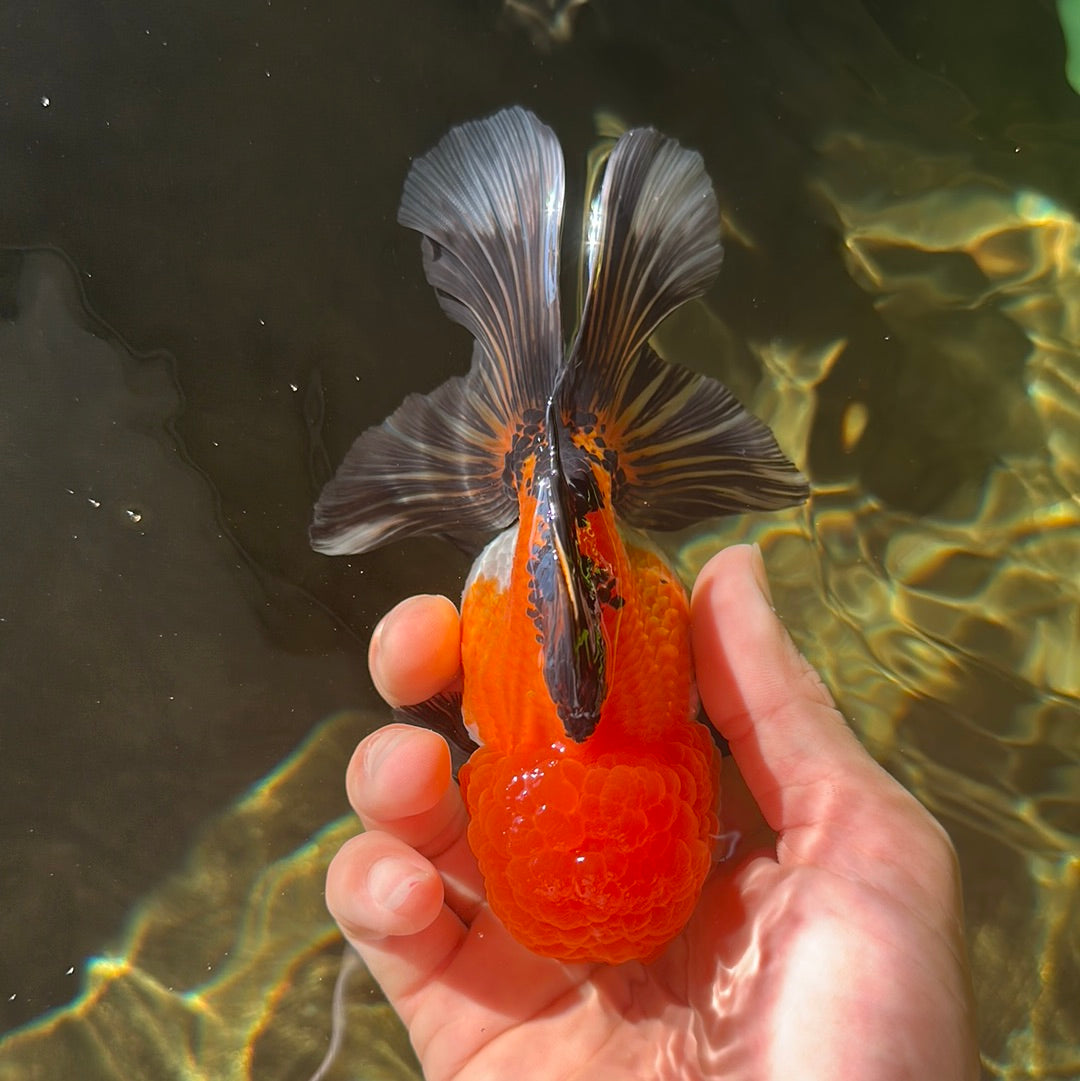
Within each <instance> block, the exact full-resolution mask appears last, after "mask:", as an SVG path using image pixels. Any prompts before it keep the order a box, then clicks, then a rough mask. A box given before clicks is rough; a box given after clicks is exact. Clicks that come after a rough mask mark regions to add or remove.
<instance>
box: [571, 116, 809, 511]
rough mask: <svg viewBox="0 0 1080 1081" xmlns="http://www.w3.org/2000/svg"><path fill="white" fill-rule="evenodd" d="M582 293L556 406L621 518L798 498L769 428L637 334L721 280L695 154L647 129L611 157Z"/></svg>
mask: <svg viewBox="0 0 1080 1081" xmlns="http://www.w3.org/2000/svg"><path fill="white" fill-rule="evenodd" d="M586 258H587V261H588V269H589V284H588V291H587V294H586V300H585V308H584V311H583V312H582V318H581V325H580V327H579V329H578V333H577V336H576V338H575V341H574V345H573V348H572V351H571V355H570V358H569V362H568V363H569V370H568V371H567V372H566V373H565V376H564V378H563V379H562V380H561V387H562V391H561V403H560V404H561V406H562V410H563V414H564V416H565V417H566V418H567V420H568V422H569V423H570V424H571V426H572V427H574V428H577V429H579V430H581V429H584V430H587V431H588V432H590V433H592V432H595V433H596V434H595V436H591V439H592V442H593V445H594V447H595V449H596V451H597V452H598V453H601V454H603V456H604V458H605V460H606V462H607V466H608V468H609V469H610V470H611V472H612V475H613V477H614V484H613V490H612V499H613V502H614V505H615V508H616V510H617V511H618V513H619V516H620V518H621V519H622V520H623V521H625V522H627V523H629V524H630V525H633V526H637V527H638V528H642V529H660V530H665V529H678V528H681V527H683V526H686V525H691V524H693V523H695V522H699V521H701V520H702V519H705V518H710V517H716V516H719V515H723V514H734V513H742V512H745V511H748V510H776V509H779V508H780V507H786V506H792V505H794V504H797V503H801V502H802V501H803V500H804V499H806V496H807V494H808V490H809V489H808V486H807V483H806V479H805V478H804V477H803V475H802V474H801V473H800V472H799V471H798V470H797V469H796V468H795V467H794V466H793V465H792V463H791V462H790V461H788V459H787V458H786V457H785V456H784V454H783V452H782V451H781V450H780V448H779V447H778V446H777V443H776V440H775V439H774V438H773V435H772V433H771V432H770V431H769V429H768V428H767V427H766V426H765V425H764V424H762V423H761V422H760V421H759V420H757V419H756V418H755V417H753V416H751V415H750V414H749V413H747V412H746V410H744V409H743V407H742V406H741V405H740V404H739V403H738V402H737V401H736V400H735V398H734V396H733V395H732V394H731V392H730V391H728V390H727V388H726V387H724V386H723V385H722V384H720V383H718V382H717V381H716V380H714V379H710V378H708V377H707V376H703V375H700V374H697V373H695V372H691V371H688V370H687V369H685V368H681V367H679V366H677V365H673V364H669V363H668V362H667V361H664V360H663V359H661V358H660V357H659V356H658V355H657V354H656V353H655V352H654V351H653V350H652V349H651V348H650V347H649V345H648V338H649V336H650V335H651V334H652V333H653V332H654V331H655V330H656V328H657V327H658V326H659V324H660V323H661V322H662V320H663V319H664V318H666V316H668V315H669V314H670V313H671V312H672V311H674V310H675V309H676V308H677V307H679V306H680V305H682V304H684V303H686V301H688V300H691V299H693V298H694V297H697V296H700V295H701V294H702V293H703V292H704V291H705V289H706V288H707V287H708V285H709V284H710V283H711V281H712V280H713V278H714V277H715V275H716V273H717V271H718V270H719V268H720V262H721V258H722V248H721V245H720V222H719V214H718V211H717V206H716V197H715V195H714V194H713V190H712V185H711V183H710V181H709V177H708V175H707V174H706V172H705V167H704V163H703V162H702V159H701V156H700V155H699V154H697V153H695V152H693V151H690V150H685V149H683V148H682V147H680V146H679V144H678V143H676V142H675V141H674V140H672V139H668V138H666V137H665V136H663V135H661V134H659V133H658V132H656V131H653V130H652V129H636V130H633V131H630V132H627V133H626V134H625V135H624V136H623V137H622V138H621V139H620V140H619V141H618V143H617V144H616V145H615V148H614V150H613V151H612V153H611V158H610V160H609V161H608V165H607V169H606V172H605V174H604V180H603V184H602V186H601V190H600V194H599V196H598V197H597V198H596V200H595V201H594V206H593V209H592V213H591V215H590V229H589V237H588V243H587V247H586Z"/></svg>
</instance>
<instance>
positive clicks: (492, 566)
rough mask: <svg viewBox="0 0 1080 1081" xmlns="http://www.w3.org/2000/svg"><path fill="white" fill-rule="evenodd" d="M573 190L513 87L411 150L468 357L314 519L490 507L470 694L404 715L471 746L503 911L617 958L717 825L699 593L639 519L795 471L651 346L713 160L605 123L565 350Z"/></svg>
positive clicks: (698, 379) (455, 530) (755, 497)
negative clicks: (607, 133) (563, 255)
mask: <svg viewBox="0 0 1080 1081" xmlns="http://www.w3.org/2000/svg"><path fill="white" fill-rule="evenodd" d="M563 187H564V179H563V159H562V151H561V149H560V146H559V143H558V141H557V139H556V138H555V136H554V134H553V133H552V131H551V130H550V129H549V128H547V127H546V126H544V125H543V124H541V123H540V121H539V120H537V119H536V117H535V116H533V115H532V114H531V113H529V112H526V111H525V110H523V109H520V108H513V109H507V110H505V111H504V112H501V113H498V114H497V115H495V116H493V117H490V118H488V119H486V120H480V121H474V122H470V123H467V124H463V125H462V126H461V127H458V128H454V129H453V130H452V131H450V132H449V134H447V135H446V136H445V137H444V138H443V139H442V140H441V142H439V144H438V145H437V146H436V147H435V149H434V150H432V151H431V152H429V153H428V154H427V155H425V156H424V157H421V158H419V159H417V160H416V161H415V162H414V164H413V166H412V168H411V170H410V172H409V175H408V178H407V180H406V182H405V191H404V195H403V198H402V202H401V208H400V210H399V213H398V220H399V221H400V222H401V223H402V224H404V225H406V226H408V227H409V228H411V229H415V230H416V231H418V232H419V233H421V234H422V237H423V239H422V245H421V246H422V252H423V259H424V269H425V272H426V274H427V278H428V281H429V282H430V283H431V285H432V286H433V287H434V288H435V292H436V294H437V296H438V299H439V303H440V304H441V305H442V308H443V310H444V311H445V312H446V314H447V315H449V316H450V318H451V319H453V320H455V321H456V322H458V323H460V324H462V325H463V326H465V327H466V328H467V329H468V330H469V331H470V332H471V333H472V335H473V337H474V338H475V345H474V349H473V357H472V366H471V368H470V370H469V372H468V374H467V375H466V376H464V377H463V378H462V377H455V378H452V379H450V380H448V381H447V382H445V383H443V384H442V385H441V386H439V387H438V388H436V389H435V390H434V391H433V392H432V393H430V394H427V395H412V396H410V397H408V398H407V399H406V400H405V402H404V403H403V404H402V405H401V406H400V407H399V408H398V409H397V411H396V412H395V413H394V414H393V415H392V416H391V417H390V418H389V419H388V420H386V421H384V422H383V423H382V424H381V425H379V426H378V427H376V428H372V429H369V430H368V431H366V432H364V433H363V434H362V435H361V436H360V437H359V438H358V439H357V440H356V442H355V444H354V445H353V447H352V449H351V450H350V451H349V453H348V455H347V456H346V458H345V460H344V462H343V464H342V465H341V467H340V469H339V470H338V473H337V475H336V476H335V477H334V478H333V480H331V481H330V483H329V484H328V485H327V486H326V488H325V490H324V491H323V493H322V495H321V497H320V499H319V502H318V505H317V506H316V509H315V518H314V524H313V526H312V530H311V536H312V543H313V544H314V546H315V548H316V549H318V550H319V551H322V552H327V553H347V552H364V551H367V550H369V549H371V548H374V547H376V546H378V545H381V544H386V543H387V542H388V541H392V540H397V539H399V538H403V537H409V536H413V535H416V534H421V533H433V534H444V535H450V536H459V537H475V536H476V535H477V534H478V533H481V534H482V533H485V532H486V533H487V534H489V535H490V534H491V533H493V532H496V531H499V532H498V535H497V536H496V537H495V539H494V540H492V541H491V542H490V543H489V544H488V546H487V547H486V548H485V549H484V550H483V552H482V553H481V555H480V556H479V558H478V559H477V560H476V563H475V565H474V566H473V568H472V571H471V573H470V575H469V577H468V581H467V583H466V585H465V591H464V595H463V599H462V606H461V621H462V622H461V635H462V641H461V652H462V664H463V672H464V676H463V691H462V694H461V695H460V698H459V699H458V698H455V699H453V700H449V699H446V698H445V697H444V698H442V699H440V700H438V701H432V702H431V703H429V704H428V705H427V706H426V707H421V708H420V709H419V711H414V713H415V712H418V713H419V715H420V716H422V717H424V716H425V712H426V713H427V716H426V717H425V719H427V720H428V721H430V723H432V725H433V726H435V727H441V728H442V729H443V730H444V731H446V730H449V729H451V728H455V727H456V728H457V729H458V730H459V731H460V733H461V739H462V740H466V739H467V737H465V734H464V733H465V732H466V731H467V732H468V734H469V736H470V737H471V740H472V743H470V744H469V745H470V747H472V746H475V747H476V749H475V751H474V752H473V753H472V755H471V757H470V758H469V759H468V762H467V763H466V764H465V765H464V766H463V767H462V769H461V771H460V782H461V788H462V793H463V795H464V798H465V802H466V806H467V807H468V811H469V827H468V837H469V843H470V845H471V847H472V850H473V852H474V854H475V856H476V859H477V861H478V863H479V866H480V870H481V872H482V874H483V877H484V883H485V889H486V893H487V899H488V902H489V903H490V905H491V908H492V909H493V910H494V912H495V913H496V915H498V917H499V918H500V919H501V920H502V921H503V923H504V924H505V925H506V927H507V928H508V929H509V930H510V932H511V933H512V934H513V935H514V937H515V938H516V939H517V940H518V941H519V942H521V943H522V944H523V945H525V946H527V947H528V948H529V949H531V950H533V951H535V952H536V953H539V954H544V955H547V956H550V957H556V958H559V959H562V960H565V961H603V962H608V963H611V964H617V963H619V962H622V961H627V960H630V959H633V958H640V959H650V958H652V957H654V956H656V955H657V954H658V953H659V952H660V951H661V950H662V949H663V947H664V946H665V945H666V944H667V943H668V942H669V941H670V940H671V938H672V937H673V936H675V935H676V934H677V933H678V932H679V931H680V930H681V929H682V927H683V926H684V924H685V923H686V921H687V920H688V919H689V917H690V914H691V912H692V911H693V908H694V905H695V903H696V901H697V898H698V895H699V893H700V891H701V887H702V884H703V883H704V881H705V877H706V875H707V874H708V872H709V868H710V866H711V862H712V851H713V844H714V839H715V838H716V836H717V834H718V832H719V828H720V827H719V823H718V820H717V809H718V804H719V759H718V755H717V752H716V750H715V747H714V743H713V740H712V738H711V735H710V732H709V730H708V729H707V728H706V727H705V726H704V725H703V724H701V723H699V721H698V720H697V718H696V714H697V699H696V692H695V685H694V675H693V666H692V661H691V655H690V638H689V612H688V604H687V597H686V592H685V590H684V588H683V586H682V584H681V583H680V581H679V579H678V577H677V576H676V574H675V573H674V572H673V571H672V570H671V568H670V567H669V566H668V565H667V563H666V562H665V561H664V559H663V557H662V556H661V555H660V553H659V552H658V551H657V550H656V548H654V547H653V545H652V544H651V543H650V542H649V540H648V539H647V538H646V536H645V535H644V533H642V532H640V531H641V530H671V529H675V528H679V527H683V526H686V525H689V524H691V523H694V522H697V521H700V520H701V519H704V518H708V517H713V516H717V515H722V514H731V513H737V512H744V511H748V510H770V509H774V508H778V507H785V506H790V505H792V504H795V503H799V502H801V501H802V500H803V499H804V498H805V497H806V494H807V485H806V481H805V480H804V478H803V476H802V475H801V474H800V473H799V472H798V471H797V470H796V469H795V467H794V466H793V465H792V464H791V463H790V462H789V461H788V460H787V459H786V458H785V457H784V455H783V454H782V453H781V452H780V450H779V448H778V447H777V445H776V441H775V440H774V439H773V436H772V434H771V433H770V432H769V430H768V429H767V428H766V427H765V426H764V425H763V424H761V423H760V422H759V421H758V420H756V419H755V418H754V417H752V416H750V415H749V414H748V413H747V412H746V411H745V410H744V409H743V408H742V407H741V406H740V405H739V404H738V402H736V401H735V399H734V397H733V396H732V395H731V393H730V392H729V391H728V390H727V389H726V388H725V387H723V386H722V385H721V384H720V383H718V382H716V381H715V380H712V379H709V378H706V377H705V376H703V375H698V374H695V373H693V372H690V371H688V370H686V369H684V368H680V367H677V366H675V365H673V364H670V363H668V362H666V361H664V360H662V359H661V358H660V357H659V356H658V355H657V353H656V352H655V351H654V350H653V349H652V348H651V347H650V345H649V338H650V336H651V335H652V333H653V331H654V330H655V329H656V327H657V326H658V325H659V323H660V322H661V320H663V319H664V318H665V317H666V316H667V315H668V314H669V313H670V312H672V311H673V310H674V309H675V308H677V307H678V306H679V305H681V304H683V303H685V302H686V301H688V300H690V299H692V298H694V297H697V296H699V295H700V294H701V293H702V292H703V291H704V290H705V288H706V287H707V286H708V285H709V283H710V282H711V281H712V279H713V277H714V276H715V275H716V273H717V271H718V270H719V267H720V261H721V253H722V249H721V244H720V236H719V215H718V212H717V205H716V199H715V196H714V194H713V190H712V186H711V184H710V182H709V178H708V176H707V174H706V172H705V168H704V165H703V162H702V159H701V157H700V156H699V155H698V154H696V153H693V152H691V151H688V150H685V149H683V148H682V147H680V146H679V145H678V143H676V142H675V141H674V140H672V139H669V138H666V137H665V136H663V135H661V134H659V133H658V132H656V131H654V130H652V129H648V128H645V129H637V130H633V131H629V132H627V133H626V134H625V135H623V136H622V138H621V139H619V141H618V142H617V143H616V145H615V147H614V149H613V150H612V152H611V155H610V158H609V160H608V162H607V166H606V169H605V172H604V177H603V182H602V185H601V187H600V190H599V194H598V195H597V197H596V198H595V199H594V200H593V203H592V206H591V209H590V214H589V225H588V235H587V238H586V243H585V246H584V251H585V263H586V266H585V268H584V270H585V275H586V277H585V281H586V291H585V299H584V304H583V307H582V311H581V313H580V321H579V324H578V326H577V329H576V332H575V333H574V335H573V337H572V339H571V341H570V344H569V346H568V347H565V346H564V338H563V330H562V322H561V318H560V309H559V244H560V234H561V223H562V211H563ZM459 708H460V720H459V718H458V710H459ZM448 713H449V720H448V719H447V718H448ZM461 721H463V722H464V728H462V726H461Z"/></svg>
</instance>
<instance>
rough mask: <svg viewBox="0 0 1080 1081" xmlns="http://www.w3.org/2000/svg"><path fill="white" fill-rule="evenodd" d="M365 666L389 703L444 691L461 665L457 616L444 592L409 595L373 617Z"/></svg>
mask: <svg viewBox="0 0 1080 1081" xmlns="http://www.w3.org/2000/svg"><path fill="white" fill-rule="evenodd" d="M368 668H369V670H370V672H371V678H372V681H373V682H374V683H375V687H376V689H377V690H378V692H379V694H381V695H382V696H383V698H385V699H386V701H387V702H389V703H390V705H392V706H412V705H415V704H416V703H417V702H423V701H424V700H425V699H428V698H430V697H431V696H432V695H433V694H437V693H438V692H439V691H442V690H445V689H446V688H447V687H448V686H450V684H451V683H453V682H454V679H455V678H456V677H457V675H458V673H459V672H460V670H461V620H460V618H459V616H458V610H457V608H455V607H454V602H453V601H451V600H450V599H449V598H448V597H438V596H433V595H430V594H422V595H420V596H416V597H409V598H408V600H404V601H402V602H401V603H400V604H399V605H397V607H395V608H392V609H391V610H390V611H389V612H387V613H386V615H385V616H383V618H382V619H381V620H380V621H379V623H378V625H377V626H376V627H375V630H374V631H373V632H372V635H371V645H370V646H369V647H368Z"/></svg>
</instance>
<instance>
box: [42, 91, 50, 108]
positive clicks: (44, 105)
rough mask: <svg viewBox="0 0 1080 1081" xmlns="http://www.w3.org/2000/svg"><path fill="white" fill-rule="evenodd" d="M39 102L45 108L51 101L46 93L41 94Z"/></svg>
mask: <svg viewBox="0 0 1080 1081" xmlns="http://www.w3.org/2000/svg"><path fill="white" fill-rule="evenodd" d="M41 104H42V107H43V108H45V109H47V108H48V107H49V106H50V105H51V104H52V101H51V99H50V98H49V97H48V96H47V95H46V94H42V95H41Z"/></svg>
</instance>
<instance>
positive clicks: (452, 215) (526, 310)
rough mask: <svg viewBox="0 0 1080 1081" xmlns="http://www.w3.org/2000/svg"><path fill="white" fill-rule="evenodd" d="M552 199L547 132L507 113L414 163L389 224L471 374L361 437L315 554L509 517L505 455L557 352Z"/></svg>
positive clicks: (556, 223)
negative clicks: (466, 339)
mask: <svg viewBox="0 0 1080 1081" xmlns="http://www.w3.org/2000/svg"><path fill="white" fill-rule="evenodd" d="M563 193H564V175H563V160H562V151H561V149H560V147H559V143H558V141H557V139H556V138H555V135H554V133H553V132H552V131H551V129H550V128H547V127H545V126H544V125H543V124H541V123H540V121H539V120H537V119H536V117H535V116H533V115H532V113H529V112H526V111H525V110H524V109H520V108H513V109H507V110H505V111H504V112H501V113H497V114H496V115H495V116H492V117H489V118H488V119H486V120H479V121H472V122H470V123H467V124H464V125H462V126H461V127H459V128H455V129H453V130H452V131H451V132H449V133H448V134H447V135H446V136H445V137H444V138H443V139H442V140H441V141H440V142H439V144H438V145H437V146H436V147H435V149H434V150H432V151H431V152H430V153H428V154H426V155H424V156H423V157H421V158H419V159H417V161H416V162H415V163H414V164H413V167H412V169H411V171H410V173H409V176H408V178H407V180H406V183H405V192H404V195H403V197H402V202H401V209H400V211H399V214H398V218H399V220H400V221H401V222H402V224H404V225H407V226H408V227H410V228H412V229H416V230H418V231H419V232H420V233H422V234H423V240H422V242H421V243H422V251H423V256H424V268H425V272H426V274H427V278H428V281H429V282H430V283H431V284H432V286H434V288H435V290H436V293H437V294H438V297H439V303H440V304H441V305H442V308H443V310H444V311H445V312H446V313H447V314H448V315H449V316H450V317H451V318H452V319H454V320H455V321H457V322H459V323H461V324H462V325H463V326H465V327H466V328H467V329H468V330H469V331H471V332H472V334H473V335H474V337H475V338H476V345H475V347H474V349H473V358H472V366H471V368H470V370H469V372H468V374H467V375H466V376H464V377H463V378H461V377H455V378H452V379H449V380H447V381H446V382H445V383H443V384H442V385H441V386H439V387H437V388H436V389H435V390H434V391H433V392H431V393H430V394H412V395H410V396H409V397H408V398H406V399H405V401H404V402H403V403H402V404H401V406H400V407H399V408H398V409H397V410H396V411H395V412H394V413H393V415H392V416H390V417H389V418H388V419H387V420H386V421H384V422H383V423H382V424H380V425H378V426H377V427H374V428H370V429H368V430H367V431H366V432H364V433H362V434H361V435H360V437H359V438H358V439H357V440H356V442H355V443H354V444H353V446H352V448H351V449H350V451H349V452H348V454H347V455H346V457H345V460H344V461H343V462H342V464H341V466H340V468H339V469H338V471H337V474H336V475H335V476H334V478H333V479H332V480H331V481H330V482H329V484H327V485H326V487H325V488H324V489H323V491H322V494H321V496H320V497H319V501H318V503H317V504H316V507H315V517H314V521H313V523H312V527H311V534H310V535H311V542H312V545H313V546H314V547H315V548H316V549H317V550H318V551H321V552H325V553H327V554H331V555H335V554H344V553H347V552H366V551H368V550H370V549H372V548H376V547H378V546H379V545H380V544H385V543H387V542H388V541H391V540H395V539H400V538H404V537H409V536H415V535H417V534H423V533H426V534H445V535H448V536H451V537H455V536H466V537H475V535H477V534H485V533H492V532H494V531H496V530H498V529H502V528H504V527H506V526H508V525H509V524H510V523H511V522H513V521H514V519H515V518H516V517H517V509H518V508H517V499H516V495H515V492H514V478H513V476H510V475H508V474H507V470H506V462H507V454H508V452H509V451H510V450H511V448H512V447H513V445H514V440H515V437H516V435H517V434H518V432H517V429H518V427H519V426H522V425H526V424H527V423H528V422H529V420H530V418H532V422H533V423H535V422H536V420H537V419H538V418H539V417H540V416H542V412H543V409H544V407H545V404H546V402H547V398H548V396H549V395H550V393H551V388H552V386H553V384H554V380H555V375H556V372H557V371H558V367H559V363H560V359H561V354H562V331H561V327H560V321H559V320H560V316H559V295H558V249H559V234H560V228H561V221H562V207H563Z"/></svg>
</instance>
